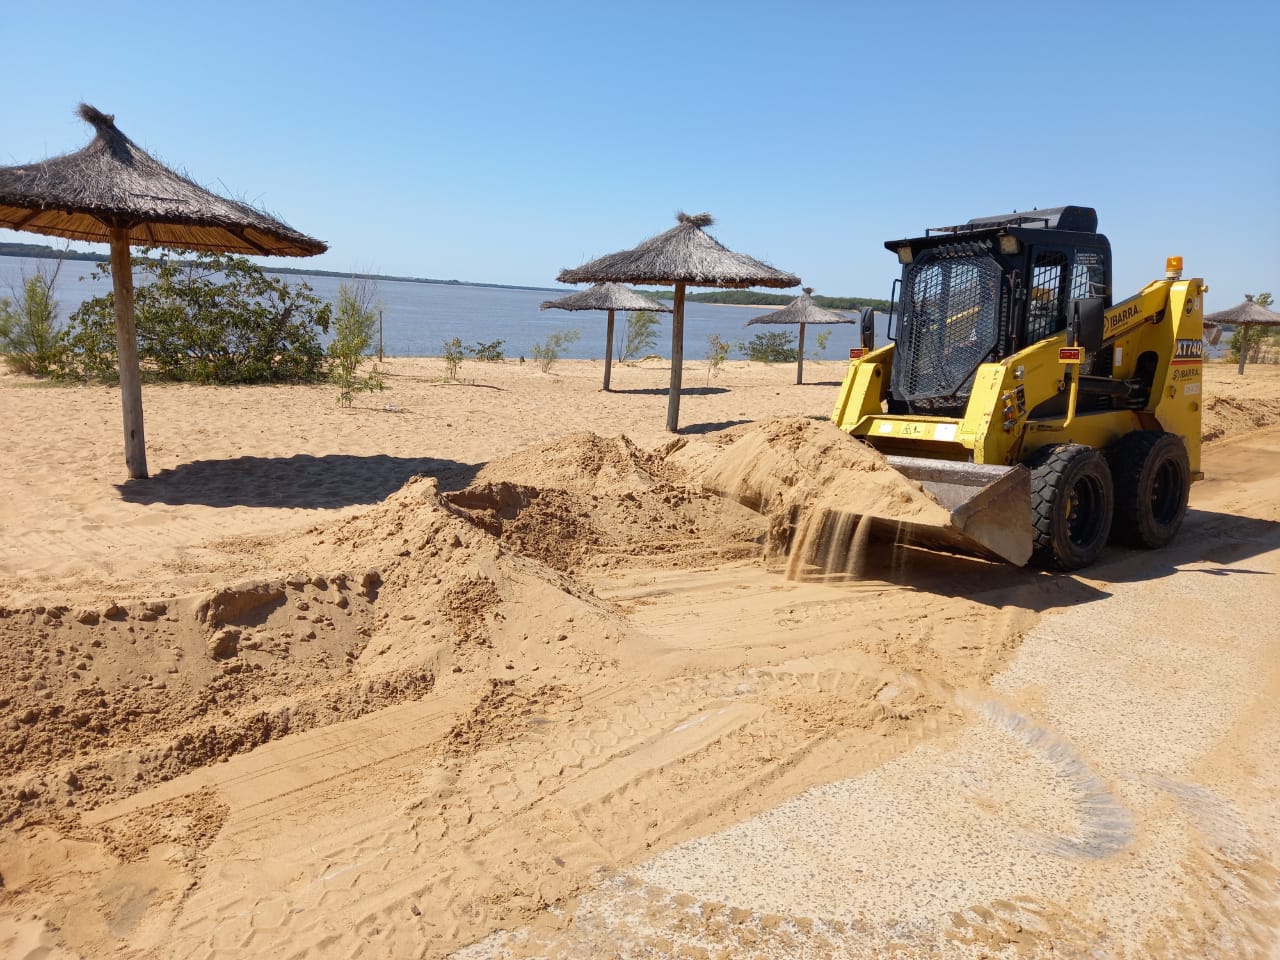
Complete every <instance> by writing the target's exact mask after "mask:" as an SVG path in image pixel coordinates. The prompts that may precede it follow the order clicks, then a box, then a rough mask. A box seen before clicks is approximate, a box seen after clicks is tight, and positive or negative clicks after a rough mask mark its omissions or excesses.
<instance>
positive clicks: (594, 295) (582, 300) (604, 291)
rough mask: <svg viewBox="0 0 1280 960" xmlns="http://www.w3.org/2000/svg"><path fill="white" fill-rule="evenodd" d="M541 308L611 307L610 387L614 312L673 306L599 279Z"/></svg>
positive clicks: (606, 352)
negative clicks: (587, 286)
mask: <svg viewBox="0 0 1280 960" xmlns="http://www.w3.org/2000/svg"><path fill="white" fill-rule="evenodd" d="M541 309H543V310H608V311H609V329H608V332H607V333H606V334H605V340H604V388H605V389H606V390H608V389H609V376H610V371H611V369H612V367H613V312H614V311H615V310H628V311H635V310H650V311H653V312H655V313H670V312H671V309H672V308H671V307H668V306H667V305H666V304H665V303H662V302H661V301H658V300H654V299H653V298H652V297H646V296H645V295H644V294H643V293H640V292H639V291H637V290H628V289H627V288H626V287H624V286H623V285H622V284H620V283H597V284H595V285H594V286H592V287H590V288H589V289H587V290H579V291H578V292H577V293H571V294H569V295H568V296H567V297H561V298H560V299H559V300H544V301H542V307H541Z"/></svg>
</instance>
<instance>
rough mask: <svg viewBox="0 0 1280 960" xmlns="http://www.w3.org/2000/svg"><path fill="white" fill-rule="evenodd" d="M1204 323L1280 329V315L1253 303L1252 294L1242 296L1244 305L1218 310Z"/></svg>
mask: <svg viewBox="0 0 1280 960" xmlns="http://www.w3.org/2000/svg"><path fill="white" fill-rule="evenodd" d="M1204 319H1205V323H1230V324H1235V325H1236V326H1239V325H1240V324H1244V323H1248V324H1259V325H1261V326H1264V327H1280V313H1276V312H1275V311H1274V310H1268V309H1267V308H1266V307H1264V306H1263V305H1262V304H1260V303H1255V302H1254V299H1253V294H1251V293H1246V294H1245V295H1244V303H1241V304H1239V305H1238V306H1234V307H1232V308H1231V309H1230V310H1219V311H1218V312H1217V313H1211V314H1209V315H1208V316H1207V317H1205V318H1204Z"/></svg>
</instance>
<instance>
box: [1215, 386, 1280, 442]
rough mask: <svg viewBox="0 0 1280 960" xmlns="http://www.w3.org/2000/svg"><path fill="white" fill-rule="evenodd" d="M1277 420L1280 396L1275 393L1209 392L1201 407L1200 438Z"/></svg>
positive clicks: (1238, 432)
mask: <svg viewBox="0 0 1280 960" xmlns="http://www.w3.org/2000/svg"><path fill="white" fill-rule="evenodd" d="M1277 422H1280V400H1277V399H1276V398H1274V397H1256V396H1255V397H1236V396H1225V395H1217V396H1210V397H1207V398H1206V399H1205V402H1204V406H1203V407H1202V408H1201V428H1200V438H1201V439H1202V440H1204V441H1206V442H1207V441H1210V440H1220V439H1222V438H1223V437H1231V436H1239V435H1241V434H1244V433H1247V432H1249V431H1250V430H1256V429H1258V428H1259V427H1266V426H1270V425H1271V424H1273V423H1277Z"/></svg>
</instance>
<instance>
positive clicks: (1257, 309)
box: [1204, 293, 1280, 374]
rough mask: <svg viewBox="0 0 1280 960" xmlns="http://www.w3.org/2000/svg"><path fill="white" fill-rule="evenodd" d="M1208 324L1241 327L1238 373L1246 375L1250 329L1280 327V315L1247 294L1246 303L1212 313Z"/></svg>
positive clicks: (1206, 318) (1207, 320) (1207, 318)
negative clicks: (1246, 356) (1225, 324)
mask: <svg viewBox="0 0 1280 960" xmlns="http://www.w3.org/2000/svg"><path fill="white" fill-rule="evenodd" d="M1204 321H1205V323H1206V324H1215V325H1217V324H1224V323H1229V324H1231V325H1232V326H1236V327H1241V332H1240V366H1239V367H1238V368H1237V371H1238V372H1239V373H1241V374H1243V373H1244V358H1245V355H1246V354H1247V353H1248V352H1249V349H1248V348H1249V328H1250V327H1252V326H1255V325H1256V326H1262V327H1280V313H1276V312H1275V311H1274V310H1268V309H1267V308H1266V307H1264V306H1263V305H1262V304H1260V303H1255V302H1254V300H1253V294H1251V293H1246V294H1245V295H1244V303H1241V304H1238V305H1237V306H1234V307H1232V308H1231V309H1230V310H1219V311H1218V312H1217V313H1211V314H1209V315H1208V316H1207V317H1205V318H1204Z"/></svg>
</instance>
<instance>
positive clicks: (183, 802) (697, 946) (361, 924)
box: [0, 358, 1280, 960]
mask: <svg viewBox="0 0 1280 960" xmlns="http://www.w3.org/2000/svg"><path fill="white" fill-rule="evenodd" d="M386 369H387V371H388V373H387V378H386V382H387V389H386V390H385V391H383V392H380V393H373V394H361V395H359V396H358V397H357V399H356V403H355V406H354V407H352V408H350V409H344V408H341V407H339V406H338V405H337V403H336V394H337V391H336V389H334V388H332V387H328V386H324V387H298V386H287V387H241V388H214V387H193V386H184V385H157V386H148V387H146V388H145V389H144V393H143V402H144V408H145V413H146V430H147V452H148V460H149V465H150V468H151V471H152V477H151V479H149V480H142V481H126V480H125V479H124V478H125V470H124V462H123V454H122V441H121V414H120V400H119V393H118V391H117V390H116V389H115V388H112V387H104V386H69V385H60V384H51V383H44V382H34V381H31V380H28V379H25V378H22V377H16V376H12V375H9V374H0V410H3V412H4V414H5V421H6V422H7V423H8V425H9V429H8V432H7V442H6V449H5V453H6V455H5V457H4V458H3V459H0V751H3V752H2V756H3V758H4V765H3V768H2V769H0V955H3V956H5V957H14V958H31V960H35V958H58V960H62V958H96V957H104V956H117V957H128V958H178V957H182V958H186V957H200V958H208V957H250V958H256V957H261V958H263V960H266V958H276V957H294V956H296V957H304V956H305V957H326V958H327V957H333V958H339V957H341V958H347V957H357V956H358V957H368V958H384V957H385V958H400V957H433V958H442V957H460V958H482V957H483V958H507V957H563V958H589V957H604V956H616V957H625V958H649V957H688V958H698V957H706V958H711V957H851V958H852V957H880V956H885V957H888V956H894V957H940V958H942V957H947V958H950V957H965V958H969V957H1019V958H1026V957H1117V958H1120V957H1123V958H1139V957H1141V958H1148V957H1161V958H1179V957H1223V958H1226V957H1259V958H1266V957H1275V956H1277V955H1278V953H1277V951H1280V872H1278V871H1277V867H1276V855H1275V852H1276V851H1277V850H1278V849H1280V805H1278V804H1277V803H1276V800H1275V798H1276V796H1277V795H1278V794H1277V791H1278V790H1280V762H1277V760H1276V758H1277V756H1280V659H1278V658H1277V656H1276V651H1277V645H1278V644H1280V628H1278V627H1277V625H1276V619H1275V601H1276V597H1277V596H1278V595H1280V592H1278V591H1277V589H1276V583H1277V579H1276V578H1277V576H1278V575H1280V470H1278V469H1277V468H1280V367H1277V366H1270V365H1253V366H1250V367H1249V368H1248V370H1247V375H1246V376H1244V377H1239V376H1237V375H1236V372H1235V368H1234V366H1232V365H1228V364H1225V363H1208V364H1206V368H1205V387H1204V390H1205V406H1204V429H1203V436H1204V439H1205V447H1204V453H1203V470H1204V473H1205V479H1204V480H1203V481H1202V482H1199V483H1197V484H1195V485H1194V487H1193V490H1192V494H1191V509H1190V511H1189V513H1188V516H1187V520H1186V523H1185V525H1184V528H1183V530H1182V533H1181V535H1180V536H1179V538H1178V539H1177V540H1176V541H1175V543H1174V544H1172V545H1171V546H1170V547H1168V548H1165V549H1163V550H1159V551H1153V552H1138V551H1131V550H1124V549H1119V548H1114V547H1113V548H1108V549H1107V551H1106V552H1105V553H1104V555H1103V558H1102V560H1101V561H1100V562H1099V563H1098V564H1097V565H1095V566H1093V567H1091V568H1089V569H1088V570H1085V571H1082V572H1080V573H1077V574H1073V575H1051V574H1047V573H1044V572H1040V571H1037V570H1034V569H1019V568H1014V567H1011V566H1001V565H997V564H992V563H987V562H985V561H980V560H976V559H970V558H962V557H953V556H948V555H944V554H939V553H930V552H925V551H920V550H914V549H908V548H898V549H893V548H891V547H888V546H885V547H878V548H875V550H874V551H873V552H872V553H871V555H870V556H869V558H868V562H867V564H865V565H864V566H863V568H862V571H861V572H862V576H860V577H852V576H799V577H794V576H793V577H789V576H788V575H787V572H788V571H787V563H786V560H785V558H779V557H778V556H776V555H773V554H770V553H769V552H768V549H767V545H768V544H769V542H770V536H771V534H770V529H769V522H768V519H767V518H766V517H764V516H762V515H761V514H759V513H756V512H754V511H752V510H749V509H747V508H746V507H745V506H743V505H741V504H740V503H737V502H734V501H733V500H731V499H727V498H725V497H721V496H717V495H715V494H713V493H711V492H709V491H708V490H706V489H704V485H703V483H702V478H703V477H704V476H706V475H707V470H708V465H709V464H712V463H716V462H719V459H718V458H720V457H721V456H722V455H723V454H724V451H725V450H726V449H727V448H728V446H729V445H730V444H732V443H733V442H735V440H736V439H737V438H740V437H742V436H745V435H747V434H748V432H749V431H752V430H758V429H760V425H761V424H765V423H771V422H774V421H777V423H778V426H776V427H775V428H773V429H776V430H777V431H779V435H780V436H781V435H782V434H783V433H785V434H786V436H787V437H805V438H807V437H810V435H811V434H812V437H814V438H819V439H820V437H821V424H822V421H823V420H824V419H825V418H826V417H828V416H829V415H830V412H831V408H832V406H833V404H834V402H835V399H836V391H837V388H838V385H839V381H840V379H841V377H842V375H843V372H844V364H842V363H837V362H822V361H818V362H813V361H810V362H807V363H806V364H805V377H806V383H805V384H804V385H799V386H798V385H796V384H795V383H794V379H795V368H794V366H791V365H786V364H782V365H764V364H756V363H747V362H745V361H731V362H729V363H727V364H725V366H724V369H723V370H722V371H721V372H720V373H719V375H717V376H712V375H711V374H710V372H709V371H708V370H707V369H706V368H705V365H703V364H700V363H690V364H688V365H687V366H686V369H685V374H684V383H685V390H686V392H685V395H684V396H683V398H682V405H681V423H682V425H683V429H682V431H681V433H680V434H679V435H678V436H673V435H671V434H668V433H667V432H666V431H665V430H664V429H663V425H664V422H665V413H666V406H667V397H666V383H667V380H668V376H669V369H668V366H667V363H666V361H657V360H649V361H644V362H642V363H639V364H635V365H615V367H614V370H613V378H612V384H613V391H612V392H608V393H606V392H603V391H602V390H601V389H600V384H601V379H602V364H601V363H599V362H595V361H561V362H559V363H558V364H556V366H555V367H554V368H553V370H552V371H551V372H550V373H543V372H541V371H539V369H538V367H537V365H536V364H533V363H527V364H519V363H515V362H511V361H508V362H503V363H497V364H485V363H479V362H474V361H469V362H465V363H464V364H463V365H462V368H461V371H460V378H461V379H460V381H448V380H446V379H445V377H444V374H445V368H444V364H443V363H442V361H440V360H437V359H431V358H421V359H396V360H392V361H390V362H389V363H388V364H387V365H386ZM805 442H806V443H810V444H816V443H818V439H809V440H806V441H805ZM796 443H797V444H799V441H798V440H797V441H796ZM796 449H798V450H800V451H801V453H800V454H797V456H799V457H802V456H803V451H805V450H810V449H819V448H818V447H817V446H797V447H796ZM850 469H855V470H856V469H858V465H857V463H852V465H851V467H850ZM785 493H786V491H785V490H783V491H781V492H778V493H777V495H778V496H783V495H785ZM891 495H893V496H896V495H897V493H896V491H891V490H890V491H886V492H885V493H884V496H886V497H888V496H891ZM921 509H923V507H922V508H921ZM793 572H794V571H793Z"/></svg>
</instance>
